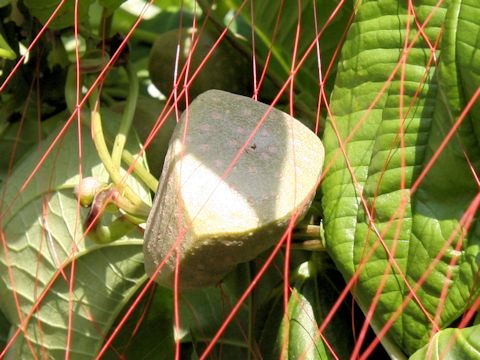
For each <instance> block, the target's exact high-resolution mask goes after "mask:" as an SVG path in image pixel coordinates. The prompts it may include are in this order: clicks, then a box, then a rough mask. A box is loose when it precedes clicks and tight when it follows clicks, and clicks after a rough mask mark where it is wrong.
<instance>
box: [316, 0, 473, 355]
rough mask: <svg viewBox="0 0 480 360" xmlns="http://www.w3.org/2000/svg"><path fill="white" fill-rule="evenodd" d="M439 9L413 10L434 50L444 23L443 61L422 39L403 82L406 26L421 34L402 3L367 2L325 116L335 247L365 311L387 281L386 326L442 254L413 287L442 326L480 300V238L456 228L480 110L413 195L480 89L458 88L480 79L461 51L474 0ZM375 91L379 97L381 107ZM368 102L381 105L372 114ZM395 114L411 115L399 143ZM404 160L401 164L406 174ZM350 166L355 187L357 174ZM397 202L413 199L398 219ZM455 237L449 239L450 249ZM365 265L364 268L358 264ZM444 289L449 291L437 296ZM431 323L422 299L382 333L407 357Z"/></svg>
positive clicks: (427, 0)
mask: <svg viewBox="0 0 480 360" xmlns="http://www.w3.org/2000/svg"><path fill="white" fill-rule="evenodd" d="M436 4H437V2H436V1H433V0H423V1H417V2H415V7H414V9H415V13H416V16H417V18H418V22H419V23H420V24H422V23H424V22H425V20H426V19H427V17H429V16H431V19H430V21H429V22H428V25H427V26H426V27H425V34H426V36H427V37H428V39H429V40H430V42H431V43H435V41H436V39H437V37H438V36H439V35H440V34H441V31H442V27H443V26H445V34H444V37H443V40H442V46H441V52H440V51H437V54H436V56H437V58H439V59H440V62H439V65H438V66H437V67H435V64H434V63H433V65H432V67H430V68H429V67H428V61H429V58H430V56H431V53H430V49H429V47H428V45H427V43H426V42H425V40H424V38H423V36H420V37H419V38H418V39H417V41H416V43H415V46H413V48H411V49H410V50H409V52H408V56H407V57H406V61H405V63H406V64H405V68H404V70H405V73H404V76H405V78H404V79H403V80H402V78H401V70H400V69H399V70H398V71H397V73H396V75H395V77H394V78H393V81H392V82H391V83H387V79H388V77H389V76H390V74H391V73H392V71H393V70H394V69H395V67H396V65H397V63H398V62H399V61H400V60H401V56H402V52H403V47H404V42H405V38H406V36H407V34H406V30H405V29H406V28H407V23H409V24H410V33H409V34H408V39H409V40H410V41H412V40H413V39H414V37H415V36H416V35H418V32H417V27H416V25H415V22H414V18H413V17H412V16H409V15H408V13H407V8H406V6H407V5H406V4H404V3H402V2H400V3H399V2H398V1H393V0H381V1H370V0H367V1H363V2H362V3H361V5H360V6H359V8H358V11H357V13H356V18H355V21H354V23H353V24H352V26H351V28H350V30H349V33H348V35H347V39H346V42H345V44H344V47H343V49H342V55H341V59H340V62H339V69H338V74H337V79H336V83H335V89H334V91H333V94H332V98H331V109H332V113H333V118H330V119H329V120H328V122H327V124H326V129H325V133H324V145H325V147H326V159H325V164H329V163H330V162H331V161H332V162H333V166H332V168H331V169H330V170H329V172H328V174H327V175H326V177H325V181H324V183H323V185H322V193H323V194H324V195H323V208H324V214H325V219H324V220H325V235H326V242H327V246H328V251H329V253H330V254H331V256H332V258H333V259H334V261H335V263H336V265H337V267H338V268H339V270H340V271H341V272H342V273H343V275H344V277H345V278H346V279H350V278H351V277H352V276H353V275H354V274H355V272H356V271H358V272H359V280H358V282H357V284H356V287H355V288H354V289H353V290H354V293H355V296H356V298H357V300H358V302H359V304H360V306H361V307H362V309H363V310H364V311H366V309H367V308H368V307H369V306H370V304H371V301H372V299H373V298H374V296H375V294H376V292H377V290H378V289H379V287H380V286H381V284H382V281H386V282H385V284H384V287H383V289H382V291H381V296H380V298H379V303H378V304H377V306H376V309H375V314H374V318H373V320H372V322H373V324H374V325H375V326H376V327H377V328H381V327H382V326H383V324H385V322H386V321H387V320H388V319H390V317H391V316H392V314H394V313H395V311H396V310H397V309H398V308H399V306H400V305H401V303H402V302H403V299H405V297H406V296H408V294H409V289H408V287H407V286H406V284H405V278H406V281H408V283H409V285H410V286H411V287H414V286H415V285H416V283H417V282H418V281H419V279H420V278H421V277H422V276H423V275H424V273H425V271H426V269H427V268H428V267H429V266H430V264H432V263H433V264H435V263H434V259H435V258H436V257H439V262H438V264H437V265H436V266H435V267H434V270H433V271H432V272H431V273H430V274H429V275H428V277H427V278H426V281H425V283H424V284H423V286H422V287H421V288H420V289H419V290H418V291H417V297H418V299H419V300H420V302H421V303H422V305H423V307H424V308H425V309H426V311H427V312H428V313H429V315H430V316H431V318H435V314H436V313H439V315H440V316H439V322H440V323H439V325H440V327H445V326H448V324H450V323H451V322H452V321H453V320H455V319H456V318H457V317H459V316H460V315H461V314H462V313H463V312H464V311H465V309H466V308H467V307H468V305H469V299H472V298H475V296H476V294H478V284H477V281H476V280H475V279H476V278H475V276H476V275H475V274H476V273H477V271H478V260H477V259H478V257H477V256H478V253H479V243H480V239H479V236H478V231H473V230H472V231H470V232H469V233H467V234H465V237H464V238H463V237H462V236H461V232H459V233H456V232H455V231H456V229H458V228H459V226H460V219H461V218H462V216H463V214H464V213H465V212H466V211H467V209H468V207H469V205H470V204H471V203H472V201H473V199H474V198H475V196H476V195H477V193H478V185H477V184H476V182H475V180H474V178H473V176H472V172H471V169H470V168H469V164H468V162H467V160H466V157H465V154H464V153H463V149H465V153H466V154H467V155H468V157H469V160H470V162H471V163H472V165H473V166H474V168H475V171H476V172H478V171H479V169H480V162H479V161H480V150H479V147H478V143H479V136H478V131H477V129H478V117H477V116H476V115H475V113H474V112H472V113H471V114H470V116H469V117H467V118H466V119H465V121H464V123H463V124H462V126H461V127H460V129H459V130H458V131H457V134H456V136H454V138H452V139H451V141H450V142H449V143H448V144H447V146H446V147H445V149H444V150H443V152H442V154H441V155H440V157H439V158H438V159H437V161H436V162H435V164H434V165H433V167H432V168H431V169H429V171H428V173H427V175H426V177H425V179H424V180H423V181H422V183H421V185H420V187H419V188H418V189H417V190H416V191H415V192H414V193H412V190H411V187H412V185H413V184H414V182H415V180H416V179H417V178H418V176H419V174H420V173H421V172H422V171H423V170H425V168H426V166H427V164H428V162H429V161H430V159H432V156H433V154H434V152H435V151H436V150H437V149H438V148H439V146H440V144H441V142H442V141H443V140H444V139H445V137H446V135H447V132H448V131H449V129H450V128H451V126H452V124H453V122H454V121H455V120H456V119H457V116H458V115H459V114H460V112H461V111H462V110H463V108H464V106H465V104H466V100H468V96H467V97H465V95H466V94H465V92H467V91H465V90H464V88H466V87H468V88H469V89H470V91H472V89H473V88H475V89H476V87H477V86H478V83H477V84H476V85H475V83H474V85H473V86H472V87H470V86H469V85H466V87H465V85H463V83H466V80H464V81H462V80H461V79H460V78H459V75H460V76H465V75H466V76H469V77H472V78H475V76H476V75H475V74H478V73H479V72H480V66H479V62H478V61H477V62H474V61H472V55H474V53H475V49H472V45H470V46H466V44H473V45H474V46H477V49H478V36H477V35H476V34H478V31H479V30H478V29H479V25H480V22H479V20H478V19H480V17H479V16H476V14H477V12H478V6H479V4H478V2H475V1H474V0H470V1H450V2H444V3H443V4H442V5H440V6H439V7H438V8H436ZM449 5H450V7H449ZM447 8H448V14H447ZM467 28H468V30H469V31H467ZM475 42H477V43H475ZM467 51H469V52H470V53H468V52H467ZM476 56H478V55H476ZM474 58H475V56H474ZM464 74H465V75H464ZM476 79H478V76H477V77H476ZM401 85H403V104H404V105H403V106H404V107H403V108H402V109H400V98H401V97H400V91H401ZM385 86H386V89H385V90H384V91H383V90H382V88H383V87H385ZM382 91H383V93H382ZM379 93H382V95H381V96H380V97H379V99H378V101H377V102H376V103H374V100H375V98H376V97H377V96H378V94H379ZM372 103H374V106H373V108H372V110H370V111H369V113H368V115H367V110H368V109H369V107H370V106H371V105H372ZM411 103H413V106H411V108H410V104H411ZM400 110H402V111H403V114H404V116H405V122H404V132H405V134H404V136H403V137H404V148H402V147H401V142H400V141H398V139H399V137H400V135H399V133H400V126H401V118H400ZM364 117H365V118H364ZM360 121H364V123H363V124H360ZM333 124H335V125H336V126H337V128H338V136H339V138H340V139H341V141H342V142H344V141H345V140H346V139H347V137H349V136H350V138H349V142H348V144H346V146H345V151H346V156H347V157H348V162H349V163H347V161H346V159H345V157H344V156H343V155H342V153H341V151H340V148H341V146H340V143H339V140H338V137H337V134H336V131H335V129H334V126H333ZM359 125H360V128H359V129H358V130H357V131H356V132H355V133H352V131H353V130H354V129H355V128H356V127H357V126H359ZM402 154H403V155H402ZM402 156H403V157H404V159H405V167H402ZM349 164H350V165H351V167H352V170H353V174H354V176H355V178H356V180H357V181H358V184H356V183H355V182H354V181H353V179H352V174H351V173H350V171H349V169H348V166H349ZM402 174H403V176H404V179H405V187H404V188H402V186H401V179H402ZM360 195H361V196H362V197H363V198H364V199H365V201H366V204H367V206H368V209H369V211H370V213H371V214H373V217H374V219H373V224H374V225H375V227H376V229H377V230H378V232H379V233H381V234H383V240H384V243H385V245H386V246H387V247H388V248H389V251H390V252H391V253H393V254H394V255H393V257H394V259H395V262H396V265H397V266H394V267H392V266H390V265H389V259H388V255H387V252H386V250H385V248H384V246H382V245H379V244H378V242H379V239H378V238H377V236H376V234H375V232H374V229H373V225H372V223H371V222H370V220H369V219H368V216H367V213H366V211H365V207H364V206H363V204H362V202H361V198H360ZM402 201H406V208H405V211H404V212H403V213H401V214H399V213H398V211H399V204H401V203H402ZM395 216H396V217H395ZM392 218H393V219H394V220H393V221H390V219H392ZM399 218H400V219H401V220H399ZM477 226H478V221H474V223H473V224H472V226H471V229H475V228H476V227H477ZM450 237H452V238H453V242H451V243H450V244H447V245H446V243H447V241H448V240H449V238H450ZM373 246H376V248H375V250H374V251H373V255H372V257H369V258H366V255H367V254H368V253H369V252H370V251H371V250H372V247H373ZM444 246H447V250H446V252H445V253H444V255H443V256H441V255H439V252H440V251H441V249H442V247H444ZM457 246H459V248H458V249H456V247H457ZM362 263H364V264H363V265H364V266H363V265H362V268H360V266H361V264H362ZM386 269H389V273H388V274H386V273H385V270H386ZM398 269H400V270H401V272H402V274H403V276H402V274H401V273H400V272H399V271H398ZM444 286H447V290H448V291H447V294H446V297H445V298H444V299H441V293H442V289H443V288H444ZM431 327H432V326H431V323H430V321H429V320H428V319H427V317H426V315H425V313H424V312H423V311H422V310H421V309H420V307H419V305H418V303H417V301H415V300H411V301H410V302H409V303H408V306H407V307H406V308H405V309H404V310H403V311H402V313H401V315H400V316H399V317H398V319H397V320H396V321H395V323H394V324H393V326H392V328H391V329H390V330H389V332H388V333H387V338H388V339H389V340H392V339H393V341H395V342H396V344H397V345H398V346H399V348H401V349H403V350H404V351H406V352H407V353H408V354H411V353H413V352H415V351H416V350H417V349H418V348H420V347H421V346H423V345H424V344H426V343H427V342H428V340H429V334H430V333H431Z"/></svg>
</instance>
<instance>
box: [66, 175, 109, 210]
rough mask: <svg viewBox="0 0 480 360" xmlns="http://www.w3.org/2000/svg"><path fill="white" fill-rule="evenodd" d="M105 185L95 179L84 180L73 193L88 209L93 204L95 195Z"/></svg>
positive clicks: (76, 186)
mask: <svg viewBox="0 0 480 360" xmlns="http://www.w3.org/2000/svg"><path fill="white" fill-rule="evenodd" d="M103 186H104V184H103V183H102V182H100V181H98V180H97V179H95V178H94V177H91V176H89V177H86V178H83V179H82V181H80V182H79V183H78V184H77V185H75V188H74V189H73V192H74V193H75V195H76V196H77V198H78V199H79V200H80V204H81V205H82V206H84V207H88V206H90V205H91V204H92V202H93V199H94V197H95V195H96V194H97V193H98V192H99V191H100V190H101V188H102V187H103Z"/></svg>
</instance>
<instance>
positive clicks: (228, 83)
mask: <svg viewBox="0 0 480 360" xmlns="http://www.w3.org/2000/svg"><path fill="white" fill-rule="evenodd" d="M193 31H195V30H194V29H192V28H183V29H181V35H180V39H179V30H172V31H168V32H165V33H163V34H161V35H159V37H158V39H157V40H156V41H155V43H154V44H153V47H152V50H151V52H150V59H149V66H148V69H149V72H150V78H151V80H152V82H153V84H154V85H155V86H156V87H157V88H158V89H159V90H160V91H161V92H162V93H163V94H164V95H165V96H167V97H168V96H169V95H170V93H171V91H172V89H173V83H174V71H175V62H176V57H177V45H178V44H179V43H180V52H179V60H178V75H177V76H178V77H180V74H181V71H182V68H183V67H184V65H185V63H186V62H187V60H188V57H189V54H190V52H191V51H192V55H191V62H190V66H189V72H188V79H190V78H191V77H192V75H193V74H194V72H195V71H196V70H197V69H198V67H199V66H200V64H201V62H202V61H203V60H204V58H205V57H206V56H207V54H208V52H209V51H210V50H211V49H212V48H214V46H215V42H216V40H217V38H218V37H217V36H215V35H212V34H211V33H210V32H209V31H208V30H206V29H205V30H204V31H203V32H202V33H201V34H195V40H194V41H197V40H196V39H198V44H197V45H196V46H195V49H192V47H193V43H192V32H193ZM177 80H178V79H177ZM251 82H252V69H251V65H250V64H249V63H248V61H247V60H246V58H245V57H244V56H243V55H242V54H240V53H239V51H238V50H237V49H235V48H234V47H233V46H232V45H230V44H229V43H228V42H227V41H226V40H225V39H224V40H222V42H221V43H220V44H219V45H218V46H217V47H216V48H215V51H214V52H213V53H212V55H211V56H210V57H209V59H208V61H207V62H206V63H205V65H204V66H203V67H202V69H201V71H200V72H199V73H198V76H196V78H195V79H194V80H193V82H192V84H191V85H190V87H189V99H190V100H192V99H194V98H195V97H197V96H198V95H199V94H201V93H203V92H204V91H207V90H209V89H219V90H225V91H229V92H232V93H235V94H242V95H248V94H250V93H251V92H252V85H251ZM183 85H184V78H182V80H181V81H180V83H179V88H178V92H180V91H181V90H182V88H183ZM182 104H183V102H182Z"/></svg>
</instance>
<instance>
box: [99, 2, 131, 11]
mask: <svg viewBox="0 0 480 360" xmlns="http://www.w3.org/2000/svg"><path fill="white" fill-rule="evenodd" d="M124 2H125V0H99V3H100V5H101V6H103V7H105V8H107V9H109V10H111V11H114V10H116V9H117V8H119V7H120V5H122V4H123V3H124Z"/></svg>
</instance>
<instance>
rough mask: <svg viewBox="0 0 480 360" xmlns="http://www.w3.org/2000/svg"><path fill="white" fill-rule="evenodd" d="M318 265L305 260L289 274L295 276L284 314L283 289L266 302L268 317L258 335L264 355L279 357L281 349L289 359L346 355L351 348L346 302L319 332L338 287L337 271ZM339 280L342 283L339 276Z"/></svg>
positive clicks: (335, 297) (351, 336) (332, 303)
mask: <svg viewBox="0 0 480 360" xmlns="http://www.w3.org/2000/svg"><path fill="white" fill-rule="evenodd" d="M317 265H318V263H316V262H314V261H311V260H310V261H307V262H305V263H303V264H301V265H300V266H299V267H298V269H297V270H296V271H295V272H294V275H293V274H292V275H293V278H296V280H295V285H294V287H293V290H292V294H291V295H290V299H289V301H288V314H287V318H285V313H284V305H283V292H279V293H278V296H277V297H276V298H275V299H274V301H273V303H271V304H268V306H266V308H268V309H266V310H267V311H268V317H267V321H266V322H265V325H264V326H263V328H262V333H261V337H260V348H261V353H262V355H263V356H264V357H265V358H266V359H278V358H280V355H281V354H282V351H285V353H284V355H286V354H288V355H287V356H286V358H288V359H299V358H306V359H335V358H338V359H347V358H348V357H349V355H350V353H351V352H352V349H353V334H352V333H351V327H352V324H351V322H350V316H351V310H350V309H348V307H347V306H345V305H342V306H341V307H340V308H339V310H338V311H337V313H336V314H335V317H334V318H333V321H332V323H331V324H330V326H329V327H328V328H327V329H326V330H325V331H324V332H323V333H322V335H321V336H320V334H319V333H318V328H319V327H320V325H321V324H322V322H323V320H324V319H325V317H326V316H327V314H328V313H329V311H330V309H331V308H332V306H333V305H334V303H335V301H336V300H337V298H338V295H339V291H338V289H337V288H336V286H335V285H333V284H334V283H336V282H337V281H336V280H338V279H339V278H338V277H339V274H338V272H336V271H333V269H326V268H323V267H322V268H321V269H318V268H317ZM339 280H340V281H339V282H338V283H340V284H341V283H342V281H341V278H340V279H339ZM287 332H288V336H286V334H287ZM322 336H323V338H322ZM324 340H326V341H327V342H328V345H329V346H330V349H331V350H333V353H332V351H331V350H330V349H329V348H328V347H327V345H326V344H325V342H324Z"/></svg>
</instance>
